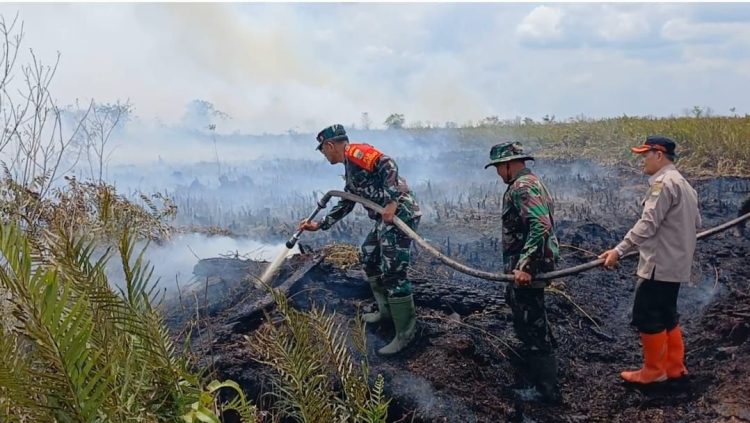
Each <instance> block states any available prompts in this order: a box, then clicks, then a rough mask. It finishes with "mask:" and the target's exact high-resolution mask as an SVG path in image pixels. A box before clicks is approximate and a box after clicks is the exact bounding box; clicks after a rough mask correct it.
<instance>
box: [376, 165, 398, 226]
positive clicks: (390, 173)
mask: <svg viewBox="0 0 750 423" xmlns="http://www.w3.org/2000/svg"><path fill="white" fill-rule="evenodd" d="M375 171H376V172H377V173H378V179H379V180H380V181H382V183H383V192H384V193H385V196H386V203H385V209H384V210H383V213H382V216H383V221H384V222H385V223H392V222H393V216H395V214H396V209H397V208H398V200H399V198H401V196H402V195H403V194H404V191H403V189H402V187H401V186H400V184H399V178H398V166H397V165H396V162H395V161H394V160H393V159H391V158H390V157H388V156H385V155H384V156H382V157H381V158H380V159H379V160H378V164H377V167H376V169H375Z"/></svg>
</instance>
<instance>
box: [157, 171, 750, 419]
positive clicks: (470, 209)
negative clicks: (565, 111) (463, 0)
mask: <svg viewBox="0 0 750 423" xmlns="http://www.w3.org/2000/svg"><path fill="white" fill-rule="evenodd" d="M540 173H541V172H540ZM691 182H692V183H693V185H694V186H695V187H696V189H697V190H698V191H699V194H700V197H701V211H702V215H703V218H704V227H705V228H708V227H713V226H715V225H717V224H719V223H721V222H723V221H726V220H729V219H731V218H733V217H735V216H736V214H737V210H738V205H739V204H740V202H741V201H742V200H743V199H744V198H746V197H747V196H748V195H749V194H748V190H749V188H750V181H749V180H747V179H738V178H714V179H703V180H693V181H691ZM547 183H548V185H550V187H551V189H552V190H553V191H556V190H558V191H563V190H562V189H560V188H561V187H566V186H568V187H569V186H575V187H576V189H575V190H565V192H566V195H561V196H560V197H558V198H557V204H558V212H557V219H556V220H557V226H558V237H559V239H560V242H561V244H562V245H563V248H562V254H563V263H562V264H561V266H560V267H567V266H572V265H576V264H579V263H583V262H586V261H589V260H590V259H591V258H592V253H599V252H601V251H603V250H604V249H605V248H608V247H611V246H613V245H614V244H615V243H616V242H617V241H618V240H619V239H620V238H621V237H622V236H623V235H624V233H625V232H626V231H627V229H628V228H629V227H630V225H632V223H634V222H635V220H636V219H637V216H638V213H639V205H638V201H637V198H638V195H640V193H642V192H644V185H643V183H644V179H643V178H641V177H638V176H637V175H635V174H632V173H628V172H627V171H624V170H613V171H612V172H611V173H609V174H608V176H607V177H606V178H604V177H601V176H598V177H597V179H595V180H592V179H590V178H586V177H581V176H580V175H577V176H576V175H567V176H562V177H557V178H552V177H550V178H548V179H547ZM612 186H619V187H623V188H620V189H619V190H618V191H617V192H612V188H611V187H612ZM500 194H502V192H500ZM496 199H497V197H495V200H492V199H490V201H489V203H490V204H485V205H483V204H480V203H476V204H473V203H471V202H469V201H467V202H465V203H464V204H463V205H458V204H451V205H450V206H451V207H450V208H448V207H446V208H445V210H442V213H441V209H440V207H441V206H440V205H439V204H438V203H437V202H436V203H435V206H434V207H432V208H430V210H429V211H430V213H432V214H430V213H426V217H425V219H424V220H423V223H422V225H421V227H420V228H419V229H420V230H419V232H420V233H421V234H422V236H424V237H425V238H427V239H428V240H430V242H432V243H434V244H435V245H440V246H441V247H442V249H443V251H444V252H448V251H450V254H451V255H452V256H453V257H455V258H457V259H459V260H461V261H463V262H465V263H467V264H471V265H474V266H476V267H479V268H483V269H486V270H495V271H496V270H497V269H499V268H501V263H500V262H499V259H498V256H499V248H500V246H499V243H498V236H499V228H500V224H499V222H500V215H499V207H497V204H496ZM493 201H494V203H493ZM446 212H447V213H446ZM437 214H440V218H437V217H436V216H437ZM331 232H333V231H331ZM359 232H361V230H359V231H358V232H356V233H353V234H350V235H349V236H348V237H347V234H346V233H344V232H342V231H339V232H338V233H333V235H332V234H327V235H326V236H328V237H329V238H324V237H323V236H321V237H320V239H319V241H318V245H313V246H312V247H321V246H322V245H323V244H324V243H327V242H330V241H349V242H358V241H359V238H360V237H359ZM331 236H334V238H333V239H332V238H330V237H331ZM336 237H338V238H336ZM313 250H314V252H318V253H320V251H321V250H319V249H315V248H313ZM749 253H750V238H749V237H747V236H739V234H738V232H737V231H734V230H730V231H726V232H723V233H721V234H718V235H716V236H714V237H712V238H709V239H707V240H703V241H700V242H699V244H698V251H697V253H696V260H695V266H694V269H693V278H692V281H691V282H690V283H689V284H683V286H682V288H681V292H680V297H679V305H678V309H679V311H680V313H681V316H682V317H681V324H682V327H683V331H684V335H685V343H686V363H687V367H688V369H689V372H690V373H689V375H688V376H687V378H685V379H684V380H681V381H677V382H666V383H662V384H659V385H657V386H654V387H646V388H638V387H634V386H630V385H627V384H625V383H623V382H621V381H620V379H619V376H618V373H619V371H621V370H623V369H625V368H635V367H637V366H639V365H640V363H641V349H640V343H639V340H638V334H637V332H636V331H635V330H634V329H633V328H631V327H630V326H629V324H628V323H629V313H630V307H631V305H632V301H633V296H634V282H635V277H634V273H635V265H636V263H635V260H628V261H625V262H624V263H622V265H621V267H620V268H619V269H617V270H614V271H605V270H603V269H594V270H591V271H588V272H585V273H582V274H579V275H577V276H573V277H568V278H565V279H564V280H560V281H556V282H555V284H554V287H555V289H554V290H553V291H550V292H548V294H547V305H548V314H549V320H550V323H551V325H552V328H553V332H554V334H555V337H556V339H557V342H558V345H559V347H558V361H559V365H560V381H561V386H562V391H563V396H564V404H563V405H561V406H546V405H543V404H540V403H539V402H537V401H536V400H535V396H534V392H533V390H530V389H525V387H526V386H527V384H526V383H525V380H524V372H523V370H522V364H521V362H520V360H519V359H518V358H517V357H516V356H515V353H514V351H515V348H516V347H517V346H518V344H517V341H516V340H515V337H514V335H513V330H512V323H511V320H510V310H509V309H508V307H507V306H506V305H505V303H504V299H503V290H504V285H502V284H499V283H494V282H488V281H482V280H477V279H474V278H470V277H467V276H464V275H461V274H458V273H456V272H453V271H452V270H451V269H449V268H447V267H445V266H443V265H439V264H437V262H436V261H435V260H434V259H432V258H431V257H429V256H427V255H426V253H422V252H420V251H417V252H416V256H415V259H414V263H413V266H412V269H411V273H410V275H411V278H412V280H413V282H414V293H415V300H416V303H417V314H418V319H419V327H418V336H417V340H416V341H415V342H414V344H413V345H412V346H411V347H410V348H409V349H408V350H407V351H406V352H405V353H404V354H402V355H401V356H399V357H397V358H389V359H383V358H381V357H379V356H378V355H377V354H375V350H376V349H377V348H379V347H380V346H382V345H383V344H384V343H386V342H388V340H390V338H391V337H392V330H391V329H390V328H389V327H387V325H386V326H384V327H381V326H377V325H376V326H375V327H372V328H369V329H368V348H369V354H368V356H369V359H370V365H371V372H372V374H377V373H381V374H383V376H384V377H385V381H386V389H387V394H388V395H389V396H390V397H391V398H392V401H391V408H390V410H389V420H390V421H415V422H497V421H525V422H532V421H534V422H545V421H606V422H610V421H614V422H633V421H644V422H704V421H705V422H713V421H725V422H730V421H748V422H750V383H749V382H750V341H749V340H748V338H749V337H750V259H748V254H749ZM312 257H317V259H318V260H319V259H320V258H321V257H320V254H318V255H317V256H316V255H315V254H314V253H312V254H309V255H300V256H296V257H294V258H292V259H290V260H288V263H287V265H286V266H285V269H284V270H283V272H282V274H281V275H280V277H279V278H278V279H277V284H279V283H281V281H283V280H288V279H289V278H290V277H294V271H295V270H297V269H299V268H300V267H302V266H305V265H306V264H307V267H309V268H310V270H309V271H308V272H306V273H304V274H302V275H301V276H300V272H298V274H297V280H296V284H295V285H294V287H293V289H292V291H291V292H290V294H291V295H292V296H291V298H292V300H293V302H294V303H295V305H296V306H297V307H299V308H302V309H305V308H308V307H309V306H310V305H311V304H313V303H315V304H319V305H325V306H326V308H327V309H329V310H335V311H336V312H337V314H338V315H340V316H341V318H342V319H347V318H351V317H352V316H353V315H354V313H355V310H356V309H357V307H358V306H364V307H365V308H367V307H369V306H371V303H372V300H371V297H370V292H369V287H368V286H367V283H366V282H365V280H364V276H363V274H362V273H361V272H360V271H358V270H349V271H344V270H339V269H337V268H335V267H332V266H330V265H327V264H325V263H320V264H317V265H315V266H311V265H310V260H312ZM225 260H227V259H225ZM230 261H231V260H230ZM203 266H204V267H203V268H201V271H202V272H204V273H202V275H203V276H204V277H205V280H206V283H205V286H204V288H203V289H204V290H205V292H206V293H209V292H213V294H211V295H208V294H207V295H205V299H203V300H202V299H201V298H204V297H201V296H200V295H196V296H195V297H194V298H196V300H197V301H198V302H199V309H202V310H204V311H205V312H206V313H207V314H208V315H209V316H210V318H207V319H202V322H201V323H200V324H198V326H197V329H198V330H194V333H193V351H194V353H195V354H196V355H197V356H196V358H197V359H198V362H199V363H200V364H203V365H208V366H209V367H210V368H211V369H212V370H214V371H215V372H216V374H217V376H218V377H220V378H231V379H233V380H235V381H238V382H239V383H241V385H242V386H243V387H244V388H245V389H246V391H247V393H248V394H249V396H250V397H251V398H255V399H256V400H257V401H258V402H259V403H260V404H261V407H264V406H266V407H267V406H268V401H269V397H268V396H263V395H262V393H265V392H268V390H269V389H270V386H269V370H268V369H266V368H264V367H263V366H261V365H260V364H258V363H256V362H254V361H253V360H252V357H251V356H250V354H249V352H248V350H247V348H246V347H245V346H244V345H243V344H244V341H243V338H242V335H243V334H247V333H251V332H252V331H253V330H255V329H256V328H257V327H258V326H259V325H260V324H262V314H261V313H257V312H252V310H250V311H248V310H249V309H248V307H247V306H246V305H247V303H248V300H247V298H248V297H249V296H250V297H251V296H253V295H256V296H257V295H260V294H253V290H252V289H251V288H247V287H248V286H250V285H249V284H246V283H245V284H244V285H243V284H242V283H238V282H237V281H240V280H242V279H243V277H244V276H243V273H244V272H254V271H256V270H257V267H258V264H257V263H254V262H243V261H241V260H235V261H234V262H233V263H232V264H231V266H230V268H231V269H228V268H227V267H226V266H228V264H227V263H224V262H222V261H216V262H214V263H211V264H210V265H208V264H207V263H203ZM243 269H244V270H243ZM230 270H232V271H230ZM243 287H244V288H243ZM199 292H200V290H199ZM230 292H231V295H229V294H228V293H230ZM222 293H224V295H222ZM183 296H184V297H187V295H186V294H183ZM183 302H189V301H186V300H185V299H184V298H183ZM201 302H203V305H200V303H201ZM183 307H185V308H186V309H188V310H195V305H194V304H193V305H192V306H191V305H190V304H186V305H183ZM174 309H175V307H174V304H173V313H172V317H171V318H170V321H171V323H172V325H173V327H175V328H180V327H182V325H184V324H185V322H186V321H187V319H185V318H184V313H178V312H174ZM180 316H183V318H180ZM209 339H210V340H213V342H209Z"/></svg>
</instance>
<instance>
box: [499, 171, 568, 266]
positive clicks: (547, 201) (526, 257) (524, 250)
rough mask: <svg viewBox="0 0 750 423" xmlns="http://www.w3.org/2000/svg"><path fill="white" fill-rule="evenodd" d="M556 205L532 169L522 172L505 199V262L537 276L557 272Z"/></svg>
mask: <svg viewBox="0 0 750 423" xmlns="http://www.w3.org/2000/svg"><path fill="white" fill-rule="evenodd" d="M554 211H555V206H554V202H553V201H552V196H551V195H550V193H549V191H548V190H547V187H545V186H544V184H543V183H542V181H540V180H539V178H538V177H537V176H536V175H534V174H533V173H531V170H529V169H526V168H524V169H522V170H521V171H520V172H518V174H516V176H515V177H514V179H513V180H511V181H510V184H508V189H507V190H506V191H505V195H504V196H503V263H504V265H505V273H512V271H513V270H514V269H519V270H523V271H524V272H527V273H530V274H532V275H535V274H537V273H542V272H549V271H551V270H554V268H555V262H556V261H557V260H559V258H560V253H559V244H558V242H557V237H556V236H555V226H554V219H553V217H552V215H553V214H554Z"/></svg>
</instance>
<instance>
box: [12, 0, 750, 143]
mask: <svg viewBox="0 0 750 423" xmlns="http://www.w3.org/2000/svg"><path fill="white" fill-rule="evenodd" d="M16 13H18V17H19V20H21V21H23V23H24V27H23V29H24V33H25V37H24V40H23V45H22V50H21V53H22V54H21V55H20V56H19V61H25V62H28V60H29V54H28V50H29V49H33V50H34V53H35V54H36V56H37V57H38V58H39V59H41V60H43V61H45V62H46V63H52V62H54V61H55V59H56V57H57V53H58V52H59V53H60V61H59V66H58V69H57V73H56V74H55V78H54V80H53V83H52V86H51V91H52V94H53V96H54V98H55V99H56V100H57V102H58V104H59V105H66V104H72V103H74V102H75V101H76V99H79V100H84V101H86V100H88V99H92V98H93V99H95V100H97V101H99V102H115V101H117V100H120V101H126V100H129V101H130V102H131V103H132V104H133V105H134V107H135V113H136V115H137V116H138V117H139V118H141V119H144V120H152V121H156V122H163V123H176V122H179V121H180V119H181V117H182V116H183V115H184V113H185V110H186V105H187V104H188V103H189V102H190V101H191V100H194V99H202V100H205V101H209V102H211V103H212V104H214V106H215V107H216V109H218V110H220V111H222V112H225V113H227V114H228V115H229V116H231V118H230V119H227V120H226V121H224V122H222V123H221V124H219V125H218V128H217V130H218V131H222V132H225V131H226V132H229V131H235V130H239V131H242V132H244V133H266V132H269V133H281V132H286V131H288V130H294V131H298V132H317V130H319V129H320V128H322V127H323V126H326V125H328V124H331V123H333V122H341V123H344V124H350V123H355V124H357V125H359V124H360V123H361V115H362V113H363V112H367V113H368V115H369V116H370V120H371V121H372V126H373V127H376V128H377V127H382V126H383V121H384V120H385V118H386V117H387V116H388V115H389V114H391V113H401V114H404V116H405V118H406V121H407V125H408V124H410V123H411V124H413V123H415V122H417V121H420V122H433V123H437V124H440V125H442V124H444V123H445V122H447V121H451V122H457V123H458V124H463V123H466V122H468V121H478V120H481V119H482V118H484V117H487V116H498V117H500V118H501V119H513V118H515V117H517V116H519V117H531V118H532V119H535V120H539V119H540V118H541V117H543V116H545V115H555V116H556V117H557V118H558V120H559V119H565V118H570V117H575V116H579V115H584V116H587V117H592V118H598V117H611V116H621V115H623V114H626V115H631V116H632V115H638V116H644V115H653V116H669V115H681V114H683V113H684V112H685V111H686V110H689V109H692V107H693V106H701V107H710V108H711V109H712V110H713V112H714V113H716V114H726V115H730V114H733V113H738V114H745V113H750V95H748V94H750V92H749V90H748V87H750V4H742V3H731V4H680V3H668V4H634V3H630V4H627V3H626V4H591V3H586V4H573V3H565V4H563V3H550V4H536V3H522V4H487V3H483V4H393V3H388V4H353V3H345V4H262V3H260V4H239V3H229V4H226V3H225V4H80V3H74V4H8V3H4V4H2V5H0V14H2V16H3V17H4V18H5V20H6V22H9V21H10V20H12V18H13V16H15V14H16ZM732 109H733V110H734V111H733V112H732V111H730V110H732Z"/></svg>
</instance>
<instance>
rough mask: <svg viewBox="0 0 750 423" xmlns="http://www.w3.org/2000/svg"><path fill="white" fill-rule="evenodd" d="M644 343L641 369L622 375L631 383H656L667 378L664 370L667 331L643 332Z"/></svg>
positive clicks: (642, 340) (642, 339) (625, 372)
mask: <svg viewBox="0 0 750 423" xmlns="http://www.w3.org/2000/svg"><path fill="white" fill-rule="evenodd" d="M641 343H642V344H643V367H642V368H641V369H640V370H635V371H624V372H622V373H620V376H621V377H622V378H623V379H625V380H626V381H628V382H631V383H642V384H648V383H654V382H663V381H665V380H667V373H666V372H665V371H664V356H665V355H666V352H667V332H666V331H662V332H659V333H655V334H648V333H641Z"/></svg>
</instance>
